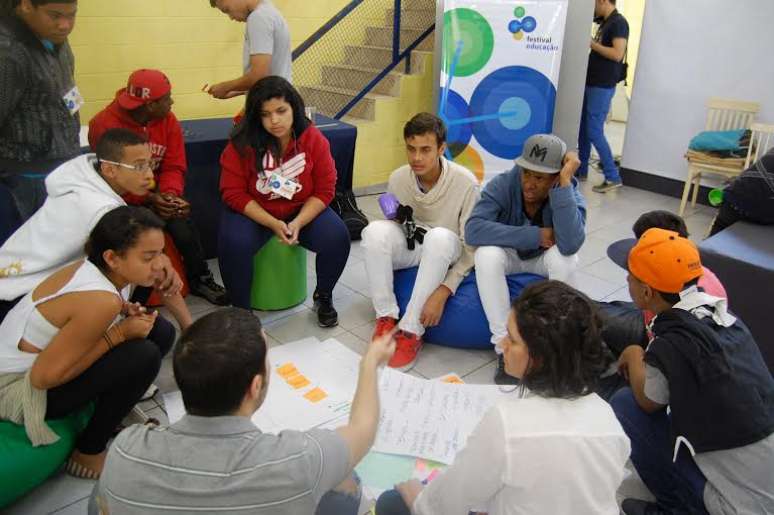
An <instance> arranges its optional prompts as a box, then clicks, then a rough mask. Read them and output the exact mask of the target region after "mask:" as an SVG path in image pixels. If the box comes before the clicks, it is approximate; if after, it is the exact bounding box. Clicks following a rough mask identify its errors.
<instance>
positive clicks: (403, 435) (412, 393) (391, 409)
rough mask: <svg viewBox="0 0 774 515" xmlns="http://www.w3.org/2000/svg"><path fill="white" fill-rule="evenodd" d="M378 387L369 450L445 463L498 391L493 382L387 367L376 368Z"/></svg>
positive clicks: (493, 401)
mask: <svg viewBox="0 0 774 515" xmlns="http://www.w3.org/2000/svg"><path fill="white" fill-rule="evenodd" d="M379 393H380V398H381V402H382V415H381V420H380V423H379V433H378V434H377V436H376V442H375V443H374V450H375V451H379V452H384V453H391V454H406V455H409V456H417V457H419V458H425V459H429V460H434V461H438V462H441V463H446V464H449V463H451V462H452V461H454V456H456V455H457V452H458V451H459V450H460V449H462V448H463V447H464V446H465V441H466V440H467V438H468V436H469V435H470V433H471V432H472V431H473V429H474V428H475V427H476V425H477V424H478V422H479V421H480V420H481V417H482V416H483V415H484V413H485V412H486V411H487V410H488V409H489V408H490V407H491V406H492V405H493V404H494V403H495V402H497V400H498V399H500V398H502V396H503V395H504V394H503V393H502V392H501V391H500V389H499V388H498V387H497V386H493V385H474V384H449V383H443V382H440V381H431V380H427V379H419V378H416V377H413V376H410V375H408V374H403V373H400V372H397V371H395V370H392V369H384V370H383V371H382V372H381V375H380V378H379Z"/></svg>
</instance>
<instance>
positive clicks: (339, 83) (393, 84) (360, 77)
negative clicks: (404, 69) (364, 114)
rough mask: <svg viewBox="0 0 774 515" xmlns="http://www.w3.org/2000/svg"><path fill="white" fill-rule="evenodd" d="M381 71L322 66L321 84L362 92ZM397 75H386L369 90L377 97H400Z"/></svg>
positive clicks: (399, 75) (344, 66)
mask: <svg viewBox="0 0 774 515" xmlns="http://www.w3.org/2000/svg"><path fill="white" fill-rule="evenodd" d="M380 71H381V70H363V69H359V68H357V67H354V66H346V65H323V67H322V73H321V76H322V83H323V85H326V86H333V87H336V88H346V89H351V90H356V91H362V89H363V88H364V87H366V85H368V83H369V82H371V81H372V80H373V78H374V77H375V76H376V75H377V74H378V73H379V72H380ZM400 79H401V74H399V73H388V74H387V75H386V76H385V77H384V78H383V79H382V80H380V81H379V82H378V83H377V84H376V85H375V86H374V87H373V89H372V90H371V93H376V94H379V95H389V96H393V97H395V96H400Z"/></svg>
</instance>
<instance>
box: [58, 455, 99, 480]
mask: <svg viewBox="0 0 774 515" xmlns="http://www.w3.org/2000/svg"><path fill="white" fill-rule="evenodd" d="M65 472H67V473H68V474H70V475H71V476H73V477H77V478H80V479H93V480H95V481H96V480H97V479H99V474H98V473H97V472H95V471H93V470H91V469H90V468H88V467H85V466H84V465H81V464H80V463H78V462H77V461H74V460H73V459H72V458H69V459H68V460H67V463H66V464H65Z"/></svg>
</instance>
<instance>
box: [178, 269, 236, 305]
mask: <svg viewBox="0 0 774 515" xmlns="http://www.w3.org/2000/svg"><path fill="white" fill-rule="evenodd" d="M188 286H189V287H190V289H191V293H192V294H194V295H196V296H198V297H202V298H204V299H206V300H207V302H209V303H211V304H215V305H216V306H228V305H229V304H230V303H231V300H230V299H229V298H228V292H226V289H225V288H224V287H223V286H221V285H219V284H218V283H216V282H215V278H214V277H212V274H208V275H203V276H201V277H200V278H199V279H198V280H196V281H189V282H188Z"/></svg>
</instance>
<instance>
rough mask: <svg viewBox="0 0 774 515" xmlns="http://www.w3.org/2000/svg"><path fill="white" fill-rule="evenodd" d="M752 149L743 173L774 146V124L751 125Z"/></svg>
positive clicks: (707, 234)
mask: <svg viewBox="0 0 774 515" xmlns="http://www.w3.org/2000/svg"><path fill="white" fill-rule="evenodd" d="M750 132H751V134H750V149H749V150H748V151H747V158H746V159H745V160H744V165H743V166H742V171H744V170H747V169H749V168H750V167H751V166H752V165H753V164H754V163H755V162H756V161H757V160H758V156H762V155H763V154H765V153H766V151H767V150H769V149H770V148H771V147H772V146H774V124H770V123H754V124H752V125H750ZM717 217H718V215H717V214H716V215H715V216H714V217H713V218H712V221H711V222H710V224H709V227H707V232H705V233H704V238H705V239H706V238H708V237H709V233H710V231H711V230H712V226H713V225H715V219H717Z"/></svg>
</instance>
